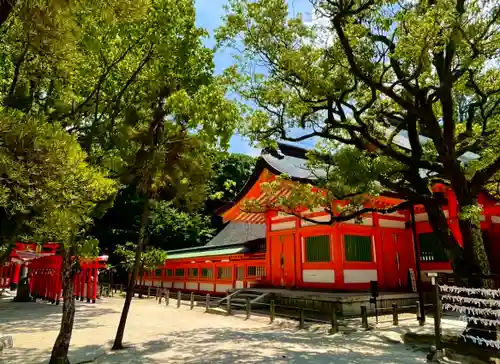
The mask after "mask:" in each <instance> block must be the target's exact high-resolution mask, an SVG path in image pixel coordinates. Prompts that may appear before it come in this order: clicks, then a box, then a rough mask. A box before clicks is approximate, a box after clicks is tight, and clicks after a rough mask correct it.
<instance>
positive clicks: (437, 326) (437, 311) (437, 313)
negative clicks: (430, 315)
mask: <svg viewBox="0 0 500 364" xmlns="http://www.w3.org/2000/svg"><path fill="white" fill-rule="evenodd" d="M432 285H433V286H434V287H433V288H434V336H435V338H436V339H435V340H436V352H438V353H441V350H442V348H443V347H442V345H441V297H439V286H438V284H437V282H436V277H432ZM438 355H439V354H438Z"/></svg>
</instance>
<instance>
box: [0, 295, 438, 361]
mask: <svg viewBox="0 0 500 364" xmlns="http://www.w3.org/2000/svg"><path fill="white" fill-rule="evenodd" d="M122 305H123V299H121V298H116V297H115V298H106V299H103V300H98V303H97V304H95V305H91V304H90V305H89V304H86V303H80V302H79V303H77V312H76V319H75V328H74V331H73V338H72V342H71V349H70V353H71V355H70V360H71V363H72V364H76V363H78V362H85V361H90V360H93V359H94V358H95V357H96V356H97V359H96V360H95V363H97V364H115V363H137V364H139V363H150V364H162V363H228V364H229V363H320V364H323V363H325V364H326V363H367V364H375V363H412V364H413V363H424V362H425V361H426V358H425V357H426V353H425V352H423V351H420V350H415V348H412V347H411V346H407V345H404V344H401V343H397V337H400V336H401V333H402V332H404V331H405V330H407V329H409V328H410V327H405V324H404V323H403V322H401V325H400V326H399V327H398V328H397V329H394V328H392V327H391V326H390V325H389V326H387V327H383V326H382V327H378V328H376V329H375V330H372V331H369V332H360V331H356V330H354V329H350V330H347V331H346V330H343V332H342V333H340V334H336V335H334V336H330V335H327V334H326V331H327V327H326V328H325V327H324V326H317V327H311V328H309V329H306V330H302V331H299V330H297V329H296V323H295V322H291V321H287V320H282V319H277V320H276V321H275V323H274V324H272V325H269V319H268V318H267V317H259V316H256V315H255V316H252V317H251V318H250V319H249V320H247V321H245V320H244V315H242V314H239V315H236V316H232V317H225V316H220V315H214V314H206V313H204V309H203V308H201V307H195V308H194V310H193V311H190V310H189V307H188V306H181V308H176V307H175V305H170V306H169V307H165V305H164V304H162V305H158V304H157V302H156V301H155V299H154V298H152V299H142V300H140V299H134V301H133V303H132V308H131V311H130V314H129V317H128V321H127V329H126V333H125V344H126V345H128V346H129V348H128V349H127V350H125V351H121V352H116V353H106V351H107V349H108V348H109V345H110V342H111V341H112V340H113V338H114V335H115V332H116V328H117V325H118V320H119V317H120V311H121V308H122ZM60 310H61V306H55V305H50V304H45V303H12V302H8V300H7V299H0V335H12V336H13V339H14V348H13V349H6V350H4V353H3V355H2V356H0V362H2V363H9V364H21V363H22V364H31V363H33V364H35V363H37V364H38V363H46V362H47V361H48V360H47V359H48V358H49V353H50V350H51V348H52V345H53V343H54V340H55V338H56V336H57V333H58V330H59V325H60V317H61V316H60ZM408 325H416V320H414V319H413V315H412V319H411V320H408ZM412 329H413V327H412ZM421 329H422V328H421ZM424 329H426V330H427V329H428V330H432V322H430V323H428V324H427V325H426V328H424ZM388 338H390V339H391V341H389V340H388Z"/></svg>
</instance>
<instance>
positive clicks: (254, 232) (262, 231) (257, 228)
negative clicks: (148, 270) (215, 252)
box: [205, 222, 266, 248]
mask: <svg viewBox="0 0 500 364" xmlns="http://www.w3.org/2000/svg"><path fill="white" fill-rule="evenodd" d="M265 238H266V225H264V224H245V223H241V222H230V223H229V224H227V225H226V227H225V228H224V229H222V230H221V232H220V233H218V234H217V235H216V236H214V238H213V239H212V240H210V242H208V243H207V244H206V245H205V247H207V248H208V247H216V246H217V247H219V246H226V245H235V244H243V243H246V242H247V241H252V240H257V239H265Z"/></svg>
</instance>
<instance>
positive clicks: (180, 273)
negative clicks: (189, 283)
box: [175, 268, 184, 277]
mask: <svg viewBox="0 0 500 364" xmlns="http://www.w3.org/2000/svg"><path fill="white" fill-rule="evenodd" d="M175 276H176V277H184V269H182V268H178V269H176V270H175Z"/></svg>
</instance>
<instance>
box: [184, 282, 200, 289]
mask: <svg viewBox="0 0 500 364" xmlns="http://www.w3.org/2000/svg"><path fill="white" fill-rule="evenodd" d="M186 289H191V290H193V291H197V290H198V283H197V282H186Z"/></svg>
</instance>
